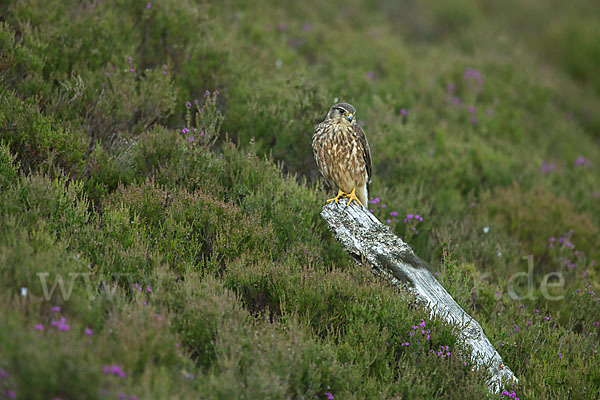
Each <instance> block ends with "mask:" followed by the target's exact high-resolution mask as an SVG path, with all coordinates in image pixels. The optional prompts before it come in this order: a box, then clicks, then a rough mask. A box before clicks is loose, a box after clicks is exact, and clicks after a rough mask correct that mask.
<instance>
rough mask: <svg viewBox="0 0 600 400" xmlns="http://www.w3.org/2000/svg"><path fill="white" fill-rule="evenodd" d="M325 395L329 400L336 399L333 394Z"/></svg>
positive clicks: (327, 393) (326, 393)
mask: <svg viewBox="0 0 600 400" xmlns="http://www.w3.org/2000/svg"><path fill="white" fill-rule="evenodd" d="M323 394H324V395H325V396H327V399H329V400H331V399H333V398H334V397H333V394H331V393H329V392H325V393H323Z"/></svg>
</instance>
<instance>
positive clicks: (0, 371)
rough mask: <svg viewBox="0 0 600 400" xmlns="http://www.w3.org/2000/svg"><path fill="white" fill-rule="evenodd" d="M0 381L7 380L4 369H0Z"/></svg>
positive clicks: (6, 373)
mask: <svg viewBox="0 0 600 400" xmlns="http://www.w3.org/2000/svg"><path fill="white" fill-rule="evenodd" d="M0 379H2V380H6V379H8V372H6V371H5V370H4V369H2V368H0Z"/></svg>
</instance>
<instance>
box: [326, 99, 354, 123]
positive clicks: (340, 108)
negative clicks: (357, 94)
mask: <svg viewBox="0 0 600 400" xmlns="http://www.w3.org/2000/svg"><path fill="white" fill-rule="evenodd" d="M327 119H329V120H332V121H334V122H336V123H338V124H339V123H342V124H347V125H354V124H356V109H355V108H354V107H353V106H352V105H351V104H348V103H337V104H334V105H333V107H331V109H330V110H329V112H328V113H327Z"/></svg>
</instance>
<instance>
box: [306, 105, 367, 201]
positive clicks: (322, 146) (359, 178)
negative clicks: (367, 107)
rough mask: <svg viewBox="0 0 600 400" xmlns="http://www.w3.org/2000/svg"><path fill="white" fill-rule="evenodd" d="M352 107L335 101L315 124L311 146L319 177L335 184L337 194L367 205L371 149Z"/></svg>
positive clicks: (336, 198) (338, 197) (337, 199)
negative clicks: (319, 121) (323, 118)
mask: <svg viewBox="0 0 600 400" xmlns="http://www.w3.org/2000/svg"><path fill="white" fill-rule="evenodd" d="M355 113H356V110H355V109H354V107H352V105H350V104H347V103H338V104H335V105H334V106H333V107H331V109H330V110H329V112H328V113H327V116H326V117H325V120H324V121H323V122H321V123H320V124H318V125H316V126H315V133H314V135H313V139H312V147H313V152H314V155H315V160H316V162H317V166H318V167H319V170H320V171H321V174H323V177H324V178H325V179H326V180H327V181H328V182H329V183H331V184H332V185H335V186H336V187H337V188H338V195H337V196H336V197H335V198H333V199H329V200H328V201H327V202H330V201H335V202H336V203H337V202H338V201H339V199H340V197H349V198H350V200H348V203H347V205H349V204H350V202H351V201H352V200H357V201H358V202H359V204H362V205H364V206H367V204H368V201H369V183H370V182H371V150H370V149H369V144H368V143H367V137H366V136H365V133H364V132H363V130H362V128H361V127H360V126H359V125H358V124H357V123H356V116H355Z"/></svg>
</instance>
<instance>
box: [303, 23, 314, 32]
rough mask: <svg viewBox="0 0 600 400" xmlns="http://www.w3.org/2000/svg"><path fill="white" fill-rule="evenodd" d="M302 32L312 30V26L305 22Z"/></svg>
mask: <svg viewBox="0 0 600 400" xmlns="http://www.w3.org/2000/svg"><path fill="white" fill-rule="evenodd" d="M302 30H303V31H304V32H309V31H310V30H312V25H311V24H309V23H308V22H305V23H304V25H302Z"/></svg>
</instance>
